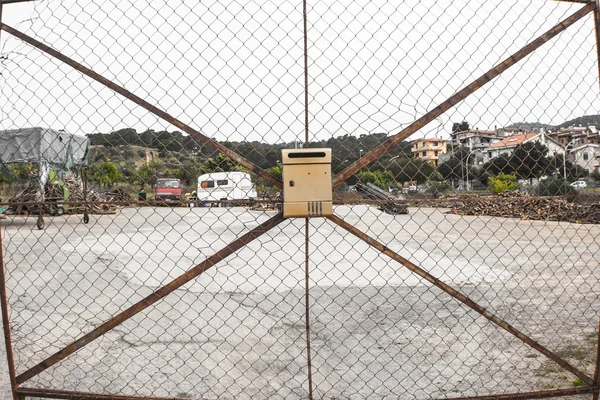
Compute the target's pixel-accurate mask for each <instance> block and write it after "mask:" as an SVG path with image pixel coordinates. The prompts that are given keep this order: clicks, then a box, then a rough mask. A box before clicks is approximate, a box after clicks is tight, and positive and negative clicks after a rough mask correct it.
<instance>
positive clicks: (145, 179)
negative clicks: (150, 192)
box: [133, 161, 163, 189]
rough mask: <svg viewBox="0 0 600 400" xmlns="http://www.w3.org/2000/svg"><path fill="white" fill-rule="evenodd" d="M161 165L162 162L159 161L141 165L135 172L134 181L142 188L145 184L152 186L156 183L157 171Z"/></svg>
mask: <svg viewBox="0 0 600 400" xmlns="http://www.w3.org/2000/svg"><path fill="white" fill-rule="evenodd" d="M162 167H163V164H162V163H161V162H159V161H152V162H150V163H149V164H148V165H143V166H142V167H140V169H139V170H138V172H137V175H136V177H135V178H134V180H133V181H134V183H136V184H138V185H140V187H141V188H142V189H145V188H146V186H149V187H154V185H156V179H157V178H158V172H159V170H161V169H162Z"/></svg>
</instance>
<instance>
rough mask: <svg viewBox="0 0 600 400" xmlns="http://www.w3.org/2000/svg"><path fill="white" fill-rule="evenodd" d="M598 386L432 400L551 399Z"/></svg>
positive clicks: (591, 389)
mask: <svg viewBox="0 0 600 400" xmlns="http://www.w3.org/2000/svg"><path fill="white" fill-rule="evenodd" d="M597 389H598V388H596V387H594V386H578V387H574V388H566V389H553V390H538V391H535V392H522V393H507V394H492V395H487V396H469V397H444V398H441V399H430V400H526V399H549V398H553V397H564V396H577V395H581V394H589V393H592V392H593V391H594V390H597Z"/></svg>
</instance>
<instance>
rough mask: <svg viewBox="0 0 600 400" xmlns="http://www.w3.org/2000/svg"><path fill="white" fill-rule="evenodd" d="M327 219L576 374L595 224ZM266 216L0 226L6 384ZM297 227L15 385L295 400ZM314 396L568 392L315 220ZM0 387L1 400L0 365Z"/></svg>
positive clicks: (587, 338)
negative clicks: (10, 362)
mask: <svg viewBox="0 0 600 400" xmlns="http://www.w3.org/2000/svg"><path fill="white" fill-rule="evenodd" d="M335 212H336V214H337V215H339V216H340V217H343V218H344V219H345V220H347V221H349V222H351V223H352V224H353V225H355V226H357V227H358V228H359V229H361V230H363V231H365V232H367V233H368V234H369V235H371V236H373V237H375V238H377V239H378V240H379V241H381V242H383V243H384V244H385V245H386V246H388V247H389V248H391V249H393V250H395V251H398V252H399V253H400V254H401V255H403V256H404V257H406V258H408V259H410V260H411V261H413V262H414V263H416V264H417V265H420V266H422V267H423V268H424V269H426V270H427V271H429V272H430V273H432V274H433V275H435V276H436V277H439V278H440V279H442V280H443V281H444V282H446V283H448V284H450V285H451V286H453V287H454V288H455V289H458V290H459V291H461V292H462V293H464V294H465V295H468V296H470V297H471V298H472V299H474V300H475V301H477V302H479V303H480V304H481V305H482V306H484V307H486V308H487V309H488V310H490V311H491V312H493V313H495V314H496V315H498V316H499V317H501V318H504V319H506V320H507V321H508V322H509V323H511V324H514V325H515V326H516V327H517V328H519V329H521V330H523V331H524V332H525V333H526V334H528V335H531V336H532V337H533V338H535V339H536V340H538V341H539V342H540V343H542V344H543V345H546V346H548V347H550V348H551V349H552V350H553V351H556V352H557V353H559V354H560V355H561V356H562V357H565V358H566V359H568V360H569V362H571V363H573V364H575V365H576V366H577V367H579V368H582V369H585V370H587V371H588V373H591V371H592V370H593V365H592V364H593V363H592V360H591V358H590V357H589V353H590V352H592V353H593V349H594V344H595V341H596V340H597V328H598V315H600V299H599V297H598V290H599V289H598V288H599V287H600V285H599V282H598V279H599V277H600V267H599V265H598V261H599V260H600V253H599V250H600V249H599V247H598V241H597V237H598V234H599V233H600V229H599V227H598V226H595V225H578V224H570V223H559V222H543V221H519V220H515V219H504V218H495V217H460V216H456V215H449V214H446V213H445V212H444V210H440V209H425V208H423V209H410V214H409V215H397V216H391V215H387V214H383V213H381V212H379V211H378V210H377V209H376V208H374V207H369V206H353V207H347V206H339V207H337V208H336V210H335ZM272 215H274V213H273V212H259V211H248V210H246V209H243V208H228V209H225V208H213V209H206V208H195V209H185V208H173V209H172V208H166V207H165V208H156V209H154V208H137V209H134V208H127V209H123V210H120V211H119V212H118V213H117V214H116V215H105V216H92V217H91V221H90V223H89V224H87V225H86V224H83V223H82V222H81V216H69V217H55V218H48V220H47V223H46V229H45V230H44V231H38V230H37V229H36V228H35V219H33V218H29V219H27V218H23V217H15V218H14V219H9V220H4V221H2V226H3V227H5V229H4V230H3V232H2V234H3V247H4V252H5V253H4V257H5V264H6V269H7V275H8V279H7V286H8V288H9V291H10V298H9V303H10V308H11V322H12V329H13V342H14V347H15V352H16V364H17V370H18V372H19V373H22V372H24V371H25V370H26V369H27V368H30V367H31V366H33V365H35V364H36V363H38V362H40V361H42V360H43V359H44V358H46V357H48V356H49V355H51V354H53V353H54V352H56V351H58V350H60V349H61V348H62V347H64V346H65V345H67V344H68V343H70V342H71V341H73V340H74V339H76V338H78V337H80V336H81V335H82V334H84V333H86V332H89V331H90V330H92V329H94V328H95V327H97V326H98V325H99V324H101V323H102V322H104V321H106V320H107V319H109V318H110V317H111V316H114V315H116V314H117V313H118V312H119V310H123V309H124V308H126V307H127V306H130V305H132V304H134V303H135V302H137V301H138V300H140V299H142V298H143V297H145V296H147V295H148V294H150V293H152V291H154V290H156V289H157V288H158V287H160V286H161V285H163V284H165V283H166V282H168V281H169V280H171V279H173V278H174V277H176V276H178V275H180V274H181V273H183V272H184V271H185V270H187V269H188V268H190V267H191V266H193V265H195V264H197V263H199V262H201V261H202V260H203V259H205V258H206V257H207V256H210V255H211V254H213V253H214V252H215V251H217V250H219V249H221V248H223V247H224V246H225V245H226V244H227V243H229V242H231V241H232V240H233V239H234V238H235V237H237V236H238V235H239V234H242V233H243V232H246V231H247V230H249V229H252V228H253V227H255V226H256V225H257V224H259V223H261V222H262V221H265V220H266V219H267V218H269V217H271V216H272ZM303 221H304V220H289V221H285V222H284V223H282V224H281V225H279V226H278V227H276V228H275V229H273V230H272V231H271V232H269V233H267V234H265V235H264V236H263V237H261V238H260V239H258V240H256V241H255V242H253V243H251V244H250V245H249V246H247V247H246V248H244V249H242V250H240V251H239V252H237V253H236V254H235V255H234V256H231V257H229V258H228V259H227V260H225V261H224V262H221V263H219V264H218V265H217V266H216V267H214V268H212V269H211V270H209V271H207V272H206V273H204V274H203V275H202V276H200V277H199V278H197V279H196V280H194V281H192V282H190V283H189V284H187V285H185V286H184V287H183V288H181V289H179V290H177V291H176V292H174V293H173V294H171V295H170V296H168V297H167V298H165V299H164V300H163V301H160V302H158V303H157V304H155V305H153V306H151V307H149V308H148V309H146V310H145V311H143V312H142V313H140V314H138V315H137V316H135V317H134V318H132V319H131V320H129V321H127V322H126V323H124V324H123V325H121V326H119V327H117V328H116V329H115V330H113V331H111V332H109V333H108V334H106V335H105V336H103V337H102V338H100V339H98V340H96V341H94V342H93V343H91V344H90V345H88V346H86V347H85V348H83V349H81V350H79V351H78V352H77V353H75V354H74V355H72V356H70V357H68V358H66V359H65V360H63V361H62V362H61V363H59V364H57V365H56V366H53V367H51V368H49V369H48V370H47V371H45V372H44V373H42V374H41V375H39V376H38V377H35V378H33V379H32V380H31V381H30V382H28V383H26V384H25V386H27V387H42V388H44V387H47V388H54V389H66V390H80V391H86V392H88V391H92V392H99V393H123V394H131V395H155V396H175V397H179V398H200V397H202V398H209V399H216V398H219V399H223V398H225V399H229V398H236V399H237V398H241V399H245V398H253V399H262V398H306V395H307V390H308V374H307V358H306V330H305V300H304V295H305V293H304V225H303V224H304V222H303ZM310 232H311V241H310V250H309V251H310V260H311V261H310V291H309V295H310V304H311V306H310V314H309V316H310V319H311V336H310V337H311V347H312V348H311V350H312V372H313V377H312V378H313V386H314V391H315V398H324V399H362V398H375V399H395V398H422V397H457V396H471V395H484V394H491V393H509V392H516V391H527V390H538V389H552V388H556V387H572V385H573V384H577V382H576V379H575V377H574V376H572V375H571V374H569V373H564V372H563V371H561V370H560V369H559V368H558V369H557V368H554V367H553V365H554V364H553V363H551V362H549V361H548V360H546V359H545V357H544V356H542V355H541V354H538V353H537V352H536V351H535V350H532V349H531V348H528V347H527V346H525V345H523V344H522V343H521V342H520V341H519V340H517V339H515V338H514V337H512V336H511V335H509V334H507V333H506V332H505V331H503V330H501V329H499V328H498V327H496V326H494V325H493V324H491V323H490V322H488V321H487V320H486V319H484V318H483V317H481V316H479V315H478V314H476V313H475V312H473V311H471V310H469V309H467V308H466V307H465V306H464V305H462V304H460V303H458V302H457V301H456V300H454V299H452V298H451V297H450V296H449V295H447V294H445V293H443V292H441V291H440V290H439V289H437V288H435V287H432V286H431V285H430V284H429V283H427V282H424V281H423V280H421V279H420V278H418V277H416V276H415V275H414V274H412V273H410V272H409V271H407V270H406V269H405V268H403V267H402V266H400V265H398V264H397V263H395V262H393V261H391V260H390V259H388V258H387V257H386V256H383V255H381V254H379V253H378V252H377V251H375V250H373V249H372V248H370V247H369V246H367V245H366V244H364V243H363V242H362V241H360V240H358V239H357V238H355V237H353V236H351V235H349V234H348V233H347V232H345V231H343V230H341V229H340V228H338V227H335V226H334V225H333V224H332V223H330V222H329V221H326V220H324V219H312V220H311V226H310ZM0 365H1V366H2V368H4V369H3V370H2V371H0V373H1V374H2V376H1V377H2V378H3V379H4V380H3V381H2V382H1V383H2V386H1V389H2V392H1V393H2V394H3V395H4V397H2V398H9V397H10V395H9V386H8V379H7V372H6V368H5V365H6V363H2V364H0Z"/></svg>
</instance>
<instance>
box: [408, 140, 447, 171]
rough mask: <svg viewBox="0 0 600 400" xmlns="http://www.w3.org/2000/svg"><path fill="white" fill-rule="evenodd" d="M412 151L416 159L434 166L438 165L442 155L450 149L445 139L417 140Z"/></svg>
mask: <svg viewBox="0 0 600 400" xmlns="http://www.w3.org/2000/svg"><path fill="white" fill-rule="evenodd" d="M411 151H412V153H413V155H414V157H415V158H417V159H420V160H426V161H428V162H429V163H431V164H432V165H434V166H436V167H437V165H438V162H439V159H440V154H446V152H447V151H448V147H447V146H446V141H445V140H443V139H438V138H433V139H427V138H423V139H417V140H415V141H414V142H413V143H412V148H411Z"/></svg>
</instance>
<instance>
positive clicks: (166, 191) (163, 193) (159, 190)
mask: <svg viewBox="0 0 600 400" xmlns="http://www.w3.org/2000/svg"><path fill="white" fill-rule="evenodd" d="M182 192H183V188H182V187H181V182H180V181H179V179H176V178H158V180H157V181H156V187H155V189H154V198H155V199H156V200H159V201H164V202H167V203H179V202H181V194H182Z"/></svg>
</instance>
